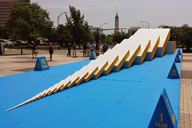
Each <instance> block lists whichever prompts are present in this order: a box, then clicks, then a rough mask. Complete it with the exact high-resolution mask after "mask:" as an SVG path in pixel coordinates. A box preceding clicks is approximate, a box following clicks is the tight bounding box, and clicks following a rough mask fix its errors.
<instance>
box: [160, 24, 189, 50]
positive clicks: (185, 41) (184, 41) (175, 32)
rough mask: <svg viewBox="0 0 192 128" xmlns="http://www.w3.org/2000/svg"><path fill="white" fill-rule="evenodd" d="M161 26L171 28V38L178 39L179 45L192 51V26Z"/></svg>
mask: <svg viewBox="0 0 192 128" xmlns="http://www.w3.org/2000/svg"><path fill="white" fill-rule="evenodd" d="M161 27H162V28H170V29H171V37H170V40H174V41H176V44H177V47H181V48H186V51H187V52H190V50H191V47H192V27H175V26H166V25H164V26H161ZM184 50H185V49H184Z"/></svg>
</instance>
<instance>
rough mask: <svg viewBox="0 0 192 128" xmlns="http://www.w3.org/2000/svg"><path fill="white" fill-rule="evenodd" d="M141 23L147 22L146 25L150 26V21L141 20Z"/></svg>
mask: <svg viewBox="0 0 192 128" xmlns="http://www.w3.org/2000/svg"><path fill="white" fill-rule="evenodd" d="M141 23H145V24H147V25H148V28H149V27H150V26H149V24H150V23H149V22H148V21H141Z"/></svg>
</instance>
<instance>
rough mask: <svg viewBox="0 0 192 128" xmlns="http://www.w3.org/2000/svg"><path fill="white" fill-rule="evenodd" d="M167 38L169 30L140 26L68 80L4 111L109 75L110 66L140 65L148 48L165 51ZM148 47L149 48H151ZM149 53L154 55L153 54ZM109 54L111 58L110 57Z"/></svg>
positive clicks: (119, 67) (159, 53)
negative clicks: (127, 37) (103, 75)
mask: <svg viewBox="0 0 192 128" xmlns="http://www.w3.org/2000/svg"><path fill="white" fill-rule="evenodd" d="M154 33H155V34H154ZM154 38H155V39H157V41H153V42H152V43H153V44H151V39H154ZM169 38H170V29H139V30H138V31H137V32H136V33H135V34H134V35H133V36H131V37H130V38H129V39H124V40H123V41H122V42H121V43H120V44H118V45H116V46H115V47H114V48H113V49H111V50H109V51H107V52H106V53H105V54H104V55H100V56H99V57H98V58H97V59H96V60H93V61H92V62H90V64H88V65H87V66H86V68H82V69H80V70H79V71H76V72H75V73H74V74H72V75H71V76H69V77H67V80H61V81H62V82H59V83H56V84H54V85H53V86H52V87H50V88H48V89H46V90H44V91H42V92H41V93H39V94H37V95H36V96H34V97H32V98H31V99H28V100H26V101H24V102H23V103H21V104H19V105H17V106H15V107H13V108H10V109H8V110H7V111H9V110H12V109H14V108H17V107H20V106H22V105H24V104H27V103H30V102H32V101H35V100H38V99H40V98H42V97H45V96H48V95H51V94H54V93H56V92H58V91H62V90H64V89H65V88H71V87H72V86H74V85H77V83H78V85H79V84H80V82H83V81H84V82H88V81H89V80H91V79H97V78H98V77H99V76H100V75H101V74H103V73H104V74H105V75H106V74H109V73H110V72H111V70H112V69H113V70H112V71H115V72H118V71H120V69H121V68H122V67H124V68H128V67H130V66H131V65H132V64H133V63H135V64H142V63H143V61H144V60H145V57H146V55H147V52H148V50H151V51H150V52H153V51H154V50H155V51H156V50H157V51H156V55H157V56H162V55H164V53H165V50H166V46H167V44H168V40H169ZM158 40H159V41H158ZM157 44H158V48H157ZM150 47H152V48H151V49H150ZM92 54H94V53H92ZM151 54H152V58H153V56H154V55H155V53H151ZM109 56H113V57H112V58H111V57H109ZM117 57H118V59H117ZM104 71H105V72H104ZM82 76H83V77H82ZM80 78H81V79H80ZM82 78H83V79H84V80H83V79H82ZM64 82H65V83H64ZM69 82H70V83H69Z"/></svg>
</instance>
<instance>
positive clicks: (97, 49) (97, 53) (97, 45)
mask: <svg viewBox="0 0 192 128" xmlns="http://www.w3.org/2000/svg"><path fill="white" fill-rule="evenodd" d="M99 45H100V43H99V42H97V43H96V55H97V56H99V47H100V46H99Z"/></svg>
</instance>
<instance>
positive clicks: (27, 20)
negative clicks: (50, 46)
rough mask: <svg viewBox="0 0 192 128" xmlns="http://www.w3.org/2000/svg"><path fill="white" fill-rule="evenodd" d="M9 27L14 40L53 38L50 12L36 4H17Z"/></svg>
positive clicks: (9, 21)
mask: <svg viewBox="0 0 192 128" xmlns="http://www.w3.org/2000/svg"><path fill="white" fill-rule="evenodd" d="M7 26H8V28H9V30H10V34H11V36H12V38H14V39H21V40H31V39H36V38H37V37H39V36H41V37H45V38H47V37H51V36H50V34H51V32H52V31H53V22H52V21H50V19H49V14H48V12H47V11H46V10H44V9H42V8H41V7H40V6H39V5H38V4H35V3H33V4H27V3H22V2H19V3H16V4H15V5H14V6H13V8H12V10H11V14H10V17H9V19H8V23H7Z"/></svg>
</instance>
